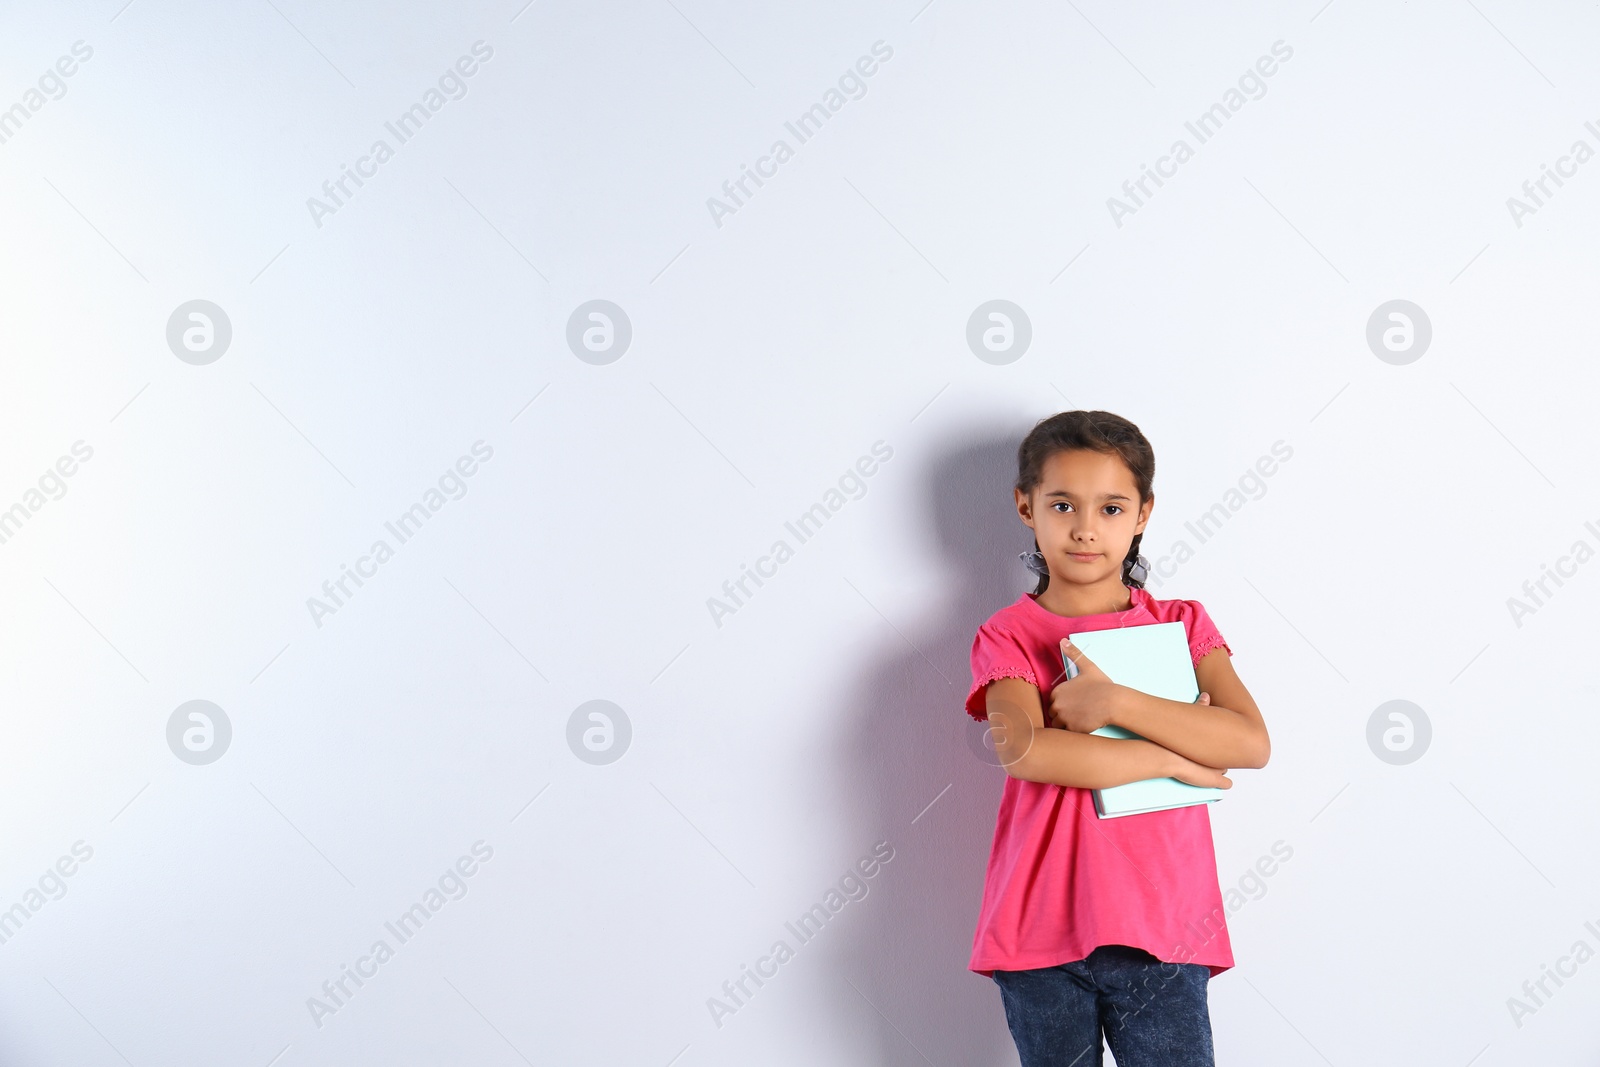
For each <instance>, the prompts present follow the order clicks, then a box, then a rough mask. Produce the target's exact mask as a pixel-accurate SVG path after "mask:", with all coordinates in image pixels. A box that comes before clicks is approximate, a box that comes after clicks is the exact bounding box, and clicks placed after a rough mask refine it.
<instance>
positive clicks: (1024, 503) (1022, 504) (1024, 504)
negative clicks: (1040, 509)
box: [1011, 489, 1033, 530]
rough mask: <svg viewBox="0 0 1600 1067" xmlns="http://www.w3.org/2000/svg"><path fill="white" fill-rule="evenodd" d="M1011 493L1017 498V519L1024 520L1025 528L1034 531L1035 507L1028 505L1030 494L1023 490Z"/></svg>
mask: <svg viewBox="0 0 1600 1067" xmlns="http://www.w3.org/2000/svg"><path fill="white" fill-rule="evenodd" d="M1011 493H1012V496H1013V497H1015V498H1016V502H1017V517H1018V518H1020V519H1021V520H1022V523H1023V525H1024V526H1026V527H1027V528H1028V529H1030V530H1031V529H1033V505H1032V504H1030V503H1028V494H1027V493H1024V492H1023V491H1022V490H1021V489H1012V490H1011Z"/></svg>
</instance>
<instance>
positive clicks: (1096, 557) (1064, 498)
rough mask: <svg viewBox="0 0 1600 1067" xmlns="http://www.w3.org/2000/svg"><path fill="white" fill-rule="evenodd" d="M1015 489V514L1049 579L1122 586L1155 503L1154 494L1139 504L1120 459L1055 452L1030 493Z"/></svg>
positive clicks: (1081, 451) (1082, 451) (1080, 452)
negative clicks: (1137, 536)
mask: <svg viewBox="0 0 1600 1067" xmlns="http://www.w3.org/2000/svg"><path fill="white" fill-rule="evenodd" d="M1013 492H1014V493H1015V494H1016V501H1017V514H1018V515H1019V516H1021V518H1022V521H1023V522H1024V523H1025V524H1026V525H1027V526H1028V527H1029V528H1030V529H1032V530H1033V535H1034V537H1035V538H1037V539H1038V541H1039V551H1040V552H1042V553H1044V558H1045V562H1047V563H1048V564H1049V565H1050V579H1051V581H1055V580H1056V579H1060V580H1062V581H1066V582H1071V583H1073V584H1075V585H1093V584H1095V583H1097V582H1105V581H1114V582H1116V583H1118V584H1119V585H1120V584H1121V583H1122V561H1123V560H1124V559H1126V558H1127V557H1128V546H1129V545H1131V544H1133V538H1134V535H1135V534H1139V533H1143V532H1144V527H1145V523H1147V522H1148V521H1150V510H1151V508H1153V507H1154V506H1155V496H1154V494H1152V495H1151V498H1150V499H1149V500H1147V501H1146V502H1145V503H1144V505H1143V507H1141V506H1140V504H1139V490H1138V488H1137V487H1136V486H1135V485H1134V484H1133V474H1132V473H1131V472H1130V471H1129V470H1128V468H1127V466H1126V465H1125V464H1124V463H1123V462H1122V459H1121V457H1119V456H1117V455H1116V454H1115V453H1112V454H1109V455H1107V454H1104V453H1100V452H1092V451H1089V450H1087V449H1074V450H1072V451H1070V452H1056V453H1054V454H1052V455H1051V456H1049V457H1048V458H1047V459H1046V460H1045V461H1044V470H1043V475H1042V477H1041V478H1040V479H1039V484H1038V485H1037V486H1035V487H1034V490H1033V492H1032V493H1031V494H1028V495H1024V494H1023V493H1022V491H1021V490H1013Z"/></svg>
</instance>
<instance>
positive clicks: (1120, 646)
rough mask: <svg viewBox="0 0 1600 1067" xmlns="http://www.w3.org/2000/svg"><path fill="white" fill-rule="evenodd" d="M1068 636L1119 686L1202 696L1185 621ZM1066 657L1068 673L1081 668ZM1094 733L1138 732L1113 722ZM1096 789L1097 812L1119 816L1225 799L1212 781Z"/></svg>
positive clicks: (1155, 781) (1151, 781) (1171, 696)
mask: <svg viewBox="0 0 1600 1067" xmlns="http://www.w3.org/2000/svg"><path fill="white" fill-rule="evenodd" d="M1068 636H1069V637H1071V639H1072V643H1073V644H1074V645H1077V646H1078V648H1079V649H1081V650H1082V652H1083V654H1084V655H1086V656H1088V657H1089V658H1090V659H1091V660H1093V661H1094V663H1095V665H1096V666H1097V667H1099V668H1100V669H1101V670H1103V671H1105V672H1106V677H1108V678H1110V679H1111V680H1112V681H1113V682H1116V683H1117V684H1118V685H1125V686H1127V687H1128V688H1130V689H1137V690H1139V691H1140V692H1141V693H1149V694H1150V695H1151V696H1158V697H1165V698H1166V699H1168V700H1181V701H1183V702H1184V703H1186V704H1192V703H1194V702H1195V701H1196V700H1199V699H1200V685H1199V683H1198V682H1197V681H1196V680H1195V675H1194V660H1193V659H1192V658H1191V657H1190V655H1189V637H1188V634H1187V633H1186V632H1185V630H1184V626H1183V623H1181V622H1158V623H1151V624H1148V625H1145V626H1122V627H1117V628H1115V629H1111V630H1091V631H1089V632H1088V633H1081V634H1069V635H1068ZM1062 660H1063V663H1064V664H1065V666H1066V669H1067V677H1068V678H1076V677H1077V676H1078V668H1077V667H1076V666H1074V665H1073V663H1072V661H1071V660H1070V659H1067V658H1066V657H1065V656H1063V657H1062ZM1094 732H1095V733H1097V734H1099V735H1100V736H1101V737H1123V738H1127V737H1138V736H1139V735H1138V734H1136V733H1134V732H1132V731H1131V730H1124V729H1123V728H1122V727H1120V726H1109V725H1107V726H1102V727H1100V729H1098V730H1095V731H1094ZM1093 792H1094V809H1095V812H1096V814H1098V815H1099V816H1100V818H1102V819H1115V818H1120V817H1121V816H1123V815H1141V814H1144V813H1145V812H1150V811H1165V810H1166V809H1168V808H1185V807H1189V806H1190V805H1192V804H1210V803H1212V802H1214V801H1217V800H1221V799H1222V792H1223V791H1222V790H1221V789H1217V788H1214V787H1211V786H1199V785H1190V784H1189V783H1188V782H1180V781H1178V780H1177V779H1176V778H1146V779H1144V780H1143V781H1139V782H1129V783H1128V784H1127V785H1116V786H1112V787H1110V788H1109V789H1096V790H1094V791H1093Z"/></svg>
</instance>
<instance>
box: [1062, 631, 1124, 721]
mask: <svg viewBox="0 0 1600 1067" xmlns="http://www.w3.org/2000/svg"><path fill="white" fill-rule="evenodd" d="M1061 653H1062V655H1064V656H1066V657H1067V658H1068V659H1070V660H1072V662H1073V663H1074V664H1075V665H1076V666H1077V668H1078V676H1077V677H1076V678H1068V679H1064V680H1063V681H1061V682H1058V683H1057V684H1056V687H1055V688H1054V689H1052V690H1051V691H1050V707H1049V711H1048V716H1047V717H1048V725H1050V726H1054V727H1056V728H1058V729H1062V730H1071V731H1073V732H1074V733H1080V734H1088V733H1093V732H1094V731H1096V730H1098V729H1100V727H1102V726H1105V725H1108V724H1109V723H1110V722H1111V717H1112V715H1113V713H1114V711H1115V708H1116V703H1117V699H1118V695H1117V691H1118V690H1119V689H1121V688H1122V687H1121V686H1119V685H1117V683H1115V682H1113V681H1112V680H1111V679H1110V678H1109V677H1108V676H1107V675H1106V672H1105V671H1103V670H1101V669H1100V668H1099V667H1096V666H1095V665H1094V661H1093V660H1091V659H1090V658H1089V657H1088V656H1086V655H1084V654H1083V653H1082V652H1081V651H1079V650H1078V646H1076V645H1074V644H1073V643H1072V642H1071V641H1069V640H1068V639H1066V638H1064V637H1063V638H1062V639H1061Z"/></svg>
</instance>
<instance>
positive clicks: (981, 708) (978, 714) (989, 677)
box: [967, 667, 1039, 722]
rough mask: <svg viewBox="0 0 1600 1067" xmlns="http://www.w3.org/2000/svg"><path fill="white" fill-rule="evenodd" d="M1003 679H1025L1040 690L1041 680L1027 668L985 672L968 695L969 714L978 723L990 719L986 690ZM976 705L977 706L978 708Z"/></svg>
mask: <svg viewBox="0 0 1600 1067" xmlns="http://www.w3.org/2000/svg"><path fill="white" fill-rule="evenodd" d="M1001 678H1023V679H1026V680H1027V681H1028V682H1030V683H1032V685H1033V687H1034V688H1035V689H1038V688H1039V680H1038V679H1037V678H1035V677H1034V675H1033V671H1031V670H1029V669H1028V668H1026V667H993V668H991V669H989V670H987V671H984V672H983V674H981V675H979V676H978V678H977V679H975V680H974V681H973V683H972V690H971V691H970V692H969V693H968V694H967V714H968V715H970V716H972V717H973V718H974V719H976V720H977V721H978V722H987V721H988V719H989V709H988V708H987V707H986V706H985V705H984V690H985V689H986V688H988V685H989V683H990V682H994V681H998V680H999V679H1001ZM974 704H977V707H976V708H974V707H973V705H974Z"/></svg>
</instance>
